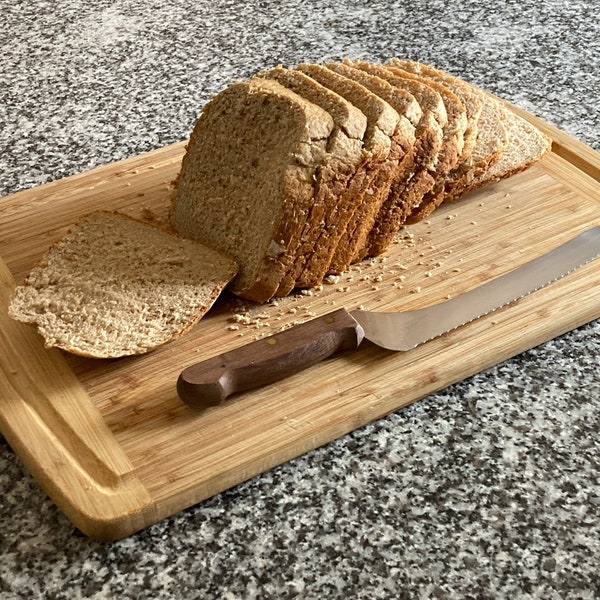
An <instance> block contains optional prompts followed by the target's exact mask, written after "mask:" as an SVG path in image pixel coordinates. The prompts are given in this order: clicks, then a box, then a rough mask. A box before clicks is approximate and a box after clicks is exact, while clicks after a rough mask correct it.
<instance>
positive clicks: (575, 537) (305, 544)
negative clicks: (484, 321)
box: [0, 0, 600, 599]
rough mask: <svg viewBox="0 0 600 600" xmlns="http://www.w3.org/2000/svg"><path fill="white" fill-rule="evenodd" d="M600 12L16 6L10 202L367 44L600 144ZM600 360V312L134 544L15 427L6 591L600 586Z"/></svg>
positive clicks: (8, 10)
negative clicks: (104, 522) (245, 91)
mask: <svg viewBox="0 0 600 600" xmlns="http://www.w3.org/2000/svg"><path fill="white" fill-rule="evenodd" d="M593 4H594V3H590V2H585V1H576V0H573V1H569V2H564V0H560V1H559V0H549V1H547V2H543V3H540V2H537V1H533V0H521V1H519V2H515V1H513V0H510V1H509V2H504V3H499V2H492V1H491V0H483V1H480V2H467V3H463V2H460V3H459V2H453V1H452V0H450V2H447V1H444V2H442V1H441V0H427V1H425V0H423V1H420V2H414V3H408V2H404V3H402V2H380V1H376V2H369V3H363V2H358V1H350V0H346V1H339V2H330V1H328V2H315V1H313V0H303V1H302V2H300V1H283V2H280V3H267V2H248V3H242V2H235V1H233V0H227V1H225V2H204V1H203V0H199V1H196V2H190V1H188V0H171V1H170V2H165V1H163V0H155V1H154V2H135V1H129V0H114V1H111V2H109V1H108V0H101V1H100V2H81V1H80V0H57V1H56V2H49V1H44V0H33V1H32V2H27V3H26V2H14V1H13V2H11V1H9V0H0V12H1V14H2V15H3V19H2V21H3V27H2V32H1V33H0V40H1V43H2V52H1V54H0V99H1V102H0V173H2V176H1V177H0V195H6V194H9V193H12V192H16V191H18V190H22V189H25V188H29V187H31V186H35V185H39V184H42V183H44V182H47V181H50V180H53V179H56V178H59V177H62V176H65V175H69V174H74V173H77V172H80V171H84V170H87V169H89V168H91V167H93V166H95V165H99V164H104V163H109V162H112V161H115V160H119V159H121V158H125V157H128V156H133V155H136V154H139V153H141V152H144V151H147V150H151V149H154V148H158V147H161V146H164V145H166V144H169V143H172V142H175V141H179V140H182V139H184V138H185V137H186V136H187V135H188V133H189V130H190V128H191V126H192V124H193V122H194V120H195V118H196V117H197V115H198V112H199V109H200V107H201V106H202V105H203V104H204V102H205V101H206V100H207V99H208V98H209V96H210V94H211V93H213V92H216V91H218V90H220V89H222V88H223V87H225V86H226V85H227V84H229V83H231V82H232V81H233V80H234V79H236V78H243V77H247V76H249V75H251V74H253V73H254V72H256V71H257V70H259V69H261V68H263V67H265V66H271V65H274V64H277V63H283V64H288V65H293V64H294V63H296V62H299V61H314V62H320V61H323V60H326V59H339V58H343V57H345V56H351V57H362V58H366V59H370V60H375V61H380V60H385V59H387V58H389V57H391V56H395V55H396V56H404V57H409V58H414V59H418V60H422V61H425V62H430V63H432V64H435V65H437V66H439V67H442V68H446V69H448V70H451V71H452V72H454V73H456V74H458V75H461V76H463V77H465V78H467V79H469V80H471V81H473V82H475V83H478V84H480V85H482V86H483V87H485V88H488V89H490V90H491V91H493V92H496V93H498V94H499V95H501V96H503V97H505V98H506V99H508V100H510V101H512V102H514V103H516V104H517V105H519V106H521V107H522V108H525V109H527V110H529V111H530V112H532V113H534V114H536V115H538V116H541V117H542V118H544V119H546V120H547V121H549V122H551V123H553V124H554V125H557V126H558V127H560V128H562V129H564V130H565V131H567V132H568V133H570V134H572V135H573V136H575V137H577V138H579V139H580V140H582V141H583V142H585V143H587V144H588V145H590V146H591V147H593V148H594V149H596V150H600V135H599V131H600V101H599V95H598V90H600V17H599V16H598V15H599V13H598V11H597V7H594V6H593ZM0 201H1V200H0ZM599 367H600V322H598V321H596V322H592V323H590V324H588V325H586V326H584V327H581V328H580V329H577V330H575V331H572V332H570V333H568V334H566V335H563V336H562V337H560V338H558V339H555V340H552V341H550V342H548V343H545V344H543V345H542V346H540V347H537V348H535V349H533V350H530V351H528V352H525V353H524V354H522V355H520V356H517V357H515V358H513V359H511V360H509V361H506V362H504V363H502V364H499V365H497V366H496V367H494V368H491V369H489V370H487V371H485V372H482V373H480V374H478V375H476V376H474V377H471V378H469V379H467V380H465V381H462V382H460V383H458V384H456V385H453V386H451V387H449V388H447V389H443V390H441V391H439V392H438V393H435V394H432V395H431V396H428V397H427V398H425V399H424V400H422V401H420V402H418V403H417V404H415V405H413V406H411V407H409V408H406V409H404V410H401V411H399V412H397V413H395V414H392V415H390V416H389V417H387V418H384V419H381V420H379V421H377V422H375V423H373V424H371V425H369V426H366V427H363V428H361V429H360V430H358V431H356V432H354V433H352V434H350V435H346V436H344V437H343V438H341V439H339V440H337V441H335V442H333V443H330V444H328V445H327V446H325V447H323V448H320V449H319V450H316V451H314V452H310V453H309V454H306V455H304V456H302V457H300V458H298V459H296V460H293V461H291V462H290V463H288V464H285V465H283V466H281V467H279V468H276V469H273V470H272V471H270V472H268V473H265V474H264V475H261V476H259V477H256V478H254V479H252V480H251V481H248V482H247V483H244V484H242V485H239V486H237V487H235V488H233V489H231V490H229V491H227V492H224V493H222V494H220V495H218V496H216V497H213V498H211V499H209V500H206V501H205V502H203V503H201V504H200V505H198V506H195V507H193V508H190V509H188V510H185V511H183V512H181V513H179V514H177V515H175V516H173V517H172V518H169V519H166V520H165V521H162V522H160V523H158V524H157V525H154V526H152V527H150V528H148V529H146V530H144V531H142V532H140V533H138V534H136V535H133V536H132V537H130V538H127V539H124V540H122V541H119V542H115V543H99V542H95V541H91V540H89V539H87V538H85V537H84V536H83V535H81V534H80V533H79V532H78V531H77V530H75V529H74V528H73V526H72V525H71V524H70V523H69V521H68V520H67V519H66V518H65V517H64V516H63V515H62V514H61V513H60V512H59V511H58V510H57V508H56V507H55V506H54V505H53V503H52V502H51V501H50V500H49V499H48V498H47V497H46V496H45V494H44V493H43V492H42V491H41V490H40V489H39V487H38V485H37V483H36V482H35V480H34V479H33V478H32V477H31V476H30V475H28V474H27V473H26V472H25V470H24V469H23V467H22V466H21V463H20V462H19V460H18V459H17V457H16V456H15V455H14V454H13V452H12V450H11V449H10V447H9V446H8V444H7V443H6V442H5V441H4V439H3V438H0V498H1V499H2V500H1V501H0V597H2V598H3V599H4V598H6V599H12V598H37V597H47V598H171V597H173V598H203V599H204V598H207V599H210V598H219V599H234V598H235V599H237V598H244V599H245V598H261V599H264V598H292V597H298V598H325V597H329V598H342V597H343V598H369V599H372V598H473V599H475V598H510V599H522V598H532V599H533V598H544V599H559V598H560V599H565V598H578V599H579V598H582V599H592V598H600V583H599V578H598V564H600V552H599V550H600V518H599V511H600V486H599V481H598V477H599V474H598V456H599V449H600V447H599V443H598V430H599V428H600V368H599ZM0 401H1V399H0Z"/></svg>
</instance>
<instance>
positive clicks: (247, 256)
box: [171, 78, 334, 302]
mask: <svg viewBox="0 0 600 600" xmlns="http://www.w3.org/2000/svg"><path fill="white" fill-rule="evenodd" d="M333 129H334V122H333V119H332V117H331V116H330V115H329V113H327V112H326V111H324V110H323V109H322V108H320V107H319V106H317V105H315V104H312V103H310V102H308V101H307V100H305V99H304V98H302V97H301V96H299V95H298V94H296V93H295V92H293V91H291V90H290V89H288V88H286V87H284V86H282V85H281V84H279V83H277V82H276V81H273V80H267V79H261V78H253V79H251V80H249V81H245V82H238V83H234V84H233V85H231V86H230V87H228V88H226V89H225V90H223V91H222V92H220V93H219V94H217V95H216V96H215V97H214V98H212V100H211V101H210V102H209V103H208V104H207V105H206V106H205V107H204V109H203V111H202V114H201V116H200V118H199V119H198V121H197V122H196V125H195V127H194V130H193V132H192V134H191V136H190V140H189V143H188V148H187V152H186V154H185V156H184V158H183V161H182V167H181V172H180V176H179V179H178V182H177V188H176V191H175V194H174V198H173V204H172V210H171V221H172V224H173V227H174V229H175V230H176V231H177V232H178V233H179V234H180V235H182V236H184V237H189V238H192V239H197V240H201V241H202V242H204V243H206V244H208V245H210V246H211V247H214V248H217V249H219V250H222V251H223V252H225V253H227V254H229V255H231V256H233V257H234V258H235V259H236V261H237V262H238V264H239V265H240V271H239V274H238V276H237V277H236V278H235V280H234V281H233V283H232V285H231V289H232V291H233V292H235V293H236V294H238V295H240V296H242V297H244V298H247V299H249V300H254V301H256V302H265V301H267V300H269V299H270V298H272V297H273V295H274V294H275V293H276V292H277V289H278V287H279V284H280V282H281V280H282V278H283V277H284V275H285V273H286V272H287V271H288V269H289V268H290V266H291V265H292V263H293V261H294V258H295V254H294V253H295V250H296V248H297V246H298V242H299V240H300V237H301V233H302V231H303V228H304V224H305V222H306V219H307V216H308V214H309V212H310V208H311V206H312V203H313V199H314V197H315V192H316V174H317V172H318V170H319V169H320V168H321V166H322V165H323V162H324V158H325V156H326V154H327V143H328V141H329V139H330V136H331V133H332V131H333Z"/></svg>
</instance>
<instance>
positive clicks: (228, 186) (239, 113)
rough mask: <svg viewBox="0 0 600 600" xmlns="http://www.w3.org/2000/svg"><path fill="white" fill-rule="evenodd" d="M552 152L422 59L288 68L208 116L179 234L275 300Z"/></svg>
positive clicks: (177, 219) (192, 151)
mask: <svg viewBox="0 0 600 600" xmlns="http://www.w3.org/2000/svg"><path fill="white" fill-rule="evenodd" d="M519 136H522V137H521V138H519V139H517V138H518V137H519ZM548 148H549V142H548V140H547V139H546V138H545V137H544V136H543V135H541V134H540V133H539V132H537V130H535V128H532V127H531V126H529V125H528V124H527V126H525V122H521V121H519V120H518V119H515V118H514V115H513V113H512V112H511V111H510V110H509V109H507V108H506V107H505V106H504V105H503V104H502V103H500V102H499V101H498V100H497V99H495V98H494V97H492V96H491V95H489V94H487V93H486V92H484V91H483V90H481V89H479V88H477V87H476V86H473V85H471V84H469V83H467V82H465V81H463V80H461V79H460V78H458V77H455V76H453V75H451V74H450V73H447V72H445V71H442V70H440V69H436V68H434V67H431V66H428V65H424V64H422V63H419V62H416V61H410V60H401V59H391V60H390V61H388V62H386V63H385V64H383V65H376V64H372V63H368V62H365V61H352V60H345V61H343V62H341V63H339V62H331V63H326V64H322V65H317V64H311V63H301V64H299V65H297V66H296V67H294V68H293V69H285V68H283V67H278V68H275V69H271V70H267V71H265V72H264V73H261V74H259V76H258V77H254V78H252V79H251V80H249V81H247V82H238V83H236V84H234V85H233V86H231V87H230V88H227V89H226V90H224V91H223V92H221V93H220V94H218V95H217V96H216V97H215V98H213V100H211V102H210V103H209V104H208V105H207V107H205V109H204V110H203V112H202V115H201V117H200V119H199V120H198V122H197V123H196V126H195V128H194V132H193V133H192V136H191V138H190V143H189V147H188V151H187V153H186V156H185V158H184V160H183V163H182V170H181V174H180V178H179V184H178V189H177V192H176V194H175V197H174V202H173V211H172V213H173V225H174V227H175V229H176V230H177V231H178V232H179V233H180V234H182V235H184V236H189V237H193V238H196V239H200V240H202V241H204V242H205V243H208V244H210V245H211V246H215V247H217V248H220V249H222V250H224V251H226V252H228V253H231V254H232V255H233V256H234V257H235V258H236V260H237V261H238V262H239V264H240V272H239V275H238V276H237V277H236V279H235V280H234V282H233V283H232V285H231V290H232V291H233V292H234V293H236V294H238V295H240V296H243V297H245V298H248V299H250V300H255V301H258V302H264V301H266V300H268V299H269V298H271V297H273V296H275V295H277V296H284V295H287V294H289V293H290V292H291V291H292V290H293V289H294V288H298V287H312V286H315V285H318V284H319V283H320V282H321V281H322V279H323V277H324V275H325V274H326V273H340V272H343V271H344V270H346V269H348V267H349V266H350V264H352V263H353V262H356V261H358V260H360V259H362V258H363V257H364V256H367V255H368V256H376V255H378V254H380V253H382V252H384V251H385V250H386V249H387V248H388V246H389V244H390V243H391V242H392V241H393V238H394V236H395V234H396V233H397V231H398V229H399V228H400V227H401V226H402V225H403V224H406V223H414V222H416V221H418V220H421V219H423V218H425V217H426V216H428V215H429V214H430V213H431V212H432V211H434V210H435V208H436V207H437V206H439V204H440V203H441V202H443V201H445V200H453V199H456V198H458V197H460V196H462V195H463V194H465V193H466V192H468V191H471V190H473V189H476V188H478V187H481V186H482V185H485V183H486V182H489V181H494V180H497V179H499V178H503V177H508V176H510V174H511V173H513V172H516V171H517V170H519V169H522V168H527V167H528V166H530V165H531V164H532V163H533V162H535V161H536V160H539V158H541V157H542V156H543V155H544V153H545V152H547V150H548Z"/></svg>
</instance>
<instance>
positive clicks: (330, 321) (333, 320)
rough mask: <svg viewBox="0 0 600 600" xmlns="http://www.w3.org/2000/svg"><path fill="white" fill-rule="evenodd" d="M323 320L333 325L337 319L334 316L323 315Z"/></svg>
mask: <svg viewBox="0 0 600 600" xmlns="http://www.w3.org/2000/svg"><path fill="white" fill-rule="evenodd" d="M323 321H325V323H327V325H331V324H332V323H334V322H335V319H334V318H333V317H329V316H328V317H323Z"/></svg>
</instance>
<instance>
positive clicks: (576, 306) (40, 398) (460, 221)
mask: <svg viewBox="0 0 600 600" xmlns="http://www.w3.org/2000/svg"><path fill="white" fill-rule="evenodd" d="M519 112H521V111H519ZM521 114H523V115H524V116H525V117H526V118H529V119H530V120H532V121H533V122H534V123H535V124H536V125H537V126H538V127H540V128H541V129H543V130H544V131H546V132H547V133H548V134H549V135H550V136H551V137H552V138H553V140H554V144H553V151H552V153H551V154H550V155H549V156H548V157H546V158H545V159H544V160H543V161H542V162H541V163H539V164H538V165H536V166H535V167H533V168H531V169H530V170H529V171H527V172H525V173H522V174H520V175H517V176H515V177H513V178H511V179H509V180H507V181H503V182H501V183H498V184H495V185H491V186H488V187H487V188H485V189H483V190H481V191H479V192H476V193H473V194H471V195H468V196H465V197H464V198H463V199H461V200H459V201H457V202H455V203H453V204H449V205H447V206H443V207H441V208H440V209H439V210H438V211H436V212H435V213H434V214H433V215H432V216H431V218H430V219H429V220H428V221H426V222H422V223H419V224H417V225H414V226H411V227H409V228H407V229H406V230H404V231H403V232H402V233H401V235H400V236H399V237H398V240H397V243H395V244H394V245H393V247H392V248H391V249H390V251H389V252H388V253H387V254H386V255H385V256H383V257H380V258H378V259H375V260H372V261H368V262H365V263H363V264H361V265H357V266H355V267H354V268H352V270H351V271H350V272H348V273H347V274H345V275H343V276H342V277H340V278H339V279H333V280H332V281H330V282H328V283H326V284H324V285H323V287H322V289H318V290H314V291H313V292H311V293H307V294H299V295H295V296H292V297H289V298H286V299H284V300H280V301H278V302H272V303H269V304H267V305H264V306H257V305H252V304H251V303H243V302H240V301H239V300H237V299H235V298H233V297H230V296H227V295H224V296H223V297H222V298H221V299H220V300H219V301H218V302H217V304H216V305H215V306H214V307H213V309H211V311H210V312H209V314H208V315H207V316H206V317H205V318H204V319H203V320H202V321H201V322H200V323H199V324H198V325H197V326H196V327H195V328H194V329H193V330H191V331H190V332H188V333H187V334H186V335H185V336H184V337H183V338H182V339H181V340H179V341H177V342H174V343H171V344H169V345H167V346H164V347H163V348H161V349H159V350H156V351H155V352H153V353H150V354H147V355H145V356H141V357H129V358H124V359H118V360H93V359H83V358H78V357H75V356H70V355H67V354H64V353H62V352H60V351H57V350H50V351H49V350H46V349H45V348H44V347H43V344H42V340H41V338H40V337H39V336H38V334H37V333H36V332H35V330H34V329H33V328H31V327H29V326H26V325H22V324H19V323H16V322H14V321H12V320H10V319H9V318H8V317H7V305H8V303H9V300H10V295H11V292H12V289H13V288H14V285H15V282H20V281H21V280H22V279H23V278H24V277H25V276H26V274H27V273H28V272H29V270H30V269H31V267H32V266H33V265H34V263H35V262H36V261H37V260H38V259H39V258H40V257H41V256H42V255H43V253H44V252H45V251H46V250H47V248H48V247H49V245H50V244H52V243H53V242H54V241H56V240H58V239H59V238H60V237H61V236H62V235H63V234H64V233H65V231H66V230H67V229H68V228H69V226H70V225H71V224H72V223H73V222H74V221H75V220H76V219H77V218H78V217H80V216H82V215H84V214H86V213H88V212H90V211H92V210H95V209H115V210H119V211H123V212H126V213H128V214H130V215H132V216H134V217H138V218H143V219H153V220H156V221H159V222H160V221H164V220H165V219H166V214H167V209H168V202H169V194H170V192H171V189H172V184H171V182H172V180H173V179H174V177H175V176H176V174H177V172H178V169H179V164H180V160H181V157H182V153H183V151H184V145H183V144H182V143H181V144H175V145H172V146H168V147H166V148H163V149H160V150H156V151H154V152H150V153H147V154H144V155H142V156H139V157H135V158H131V159H128V160H124V161H121V162H118V163H115V164H111V165H108V166H104V167H100V168H97V169H94V170H93V171H90V172H88V173H83V174H81V175H76V176H74V177H69V178H66V179H63V180H60V181H57V182H54V183H49V184H46V185H43V186H40V187H37V188H33V189H31V190H27V191H24V192H20V193H17V194H14V195H12V196H9V197H6V198H3V199H1V200H0V257H1V260H0V280H1V284H2V285H1V290H2V291H1V297H0V389H1V390H2V393H1V399H0V426H1V430H2V433H3V435H4V436H5V437H6V439H7V440H8V442H9V443H10V444H11V446H12V448H13V449H14V451H15V452H16V453H17V454H18V455H19V457H20V458H21V460H22V461H23V463H24V464H25V466H26V468H27V469H28V470H29V471H30V472H31V473H32V474H33V475H34V476H35V477H36V478H37V480H38V482H39V484H40V485H41V486H42V488H43V489H44V490H46V492H47V493H48V494H49V496H50V497H51V498H52V499H53V500H54V502H56V504H57V505H58V506H59V507H60V509H61V510H63V511H64V513H65V514H66V515H67V516H68V517H69V518H70V519H71V520H72V522H73V523H74V524H75V525H76V526H77V527H78V528H79V529H81V531H83V532H84V533H86V534H87V535H90V536H92V537H96V538H100V539H117V538H121V537H124V536H127V535H129V534H131V533H133V532H135V531H137V530H139V529H142V528H144V527H146V526H148V525H150V524H152V523H155V522H157V521H159V520H160V519H163V518H165V517H167V516H169V515H172V514H174V513H176V512H177V511H179V510H181V509H183V508H185V507H188V506H191V505H193V504H195V503H198V502H200V501H201V500H203V499H205V498H207V497H209V496H211V495H214V494H216V493H218V492H220V491H222V490H225V489H226V488H229V487H231V486H234V485H236V484H237V483H239V482H242V481H244V480H246V479H248V478H251V477H253V476H254V475H256V474H258V473H260V472H263V471H265V470H267V469H270V468H272V467H274V466H275V465H278V464H281V463H282V462H284V461H287V460H289V459H291V458H293V457H295V456H297V455H299V454H301V453H304V452H307V451H309V450H311V449H314V448H316V447H317V446H319V445H322V444H325V443H327V442H328V441H330V440H332V439H334V438H336V437H338V436H341V435H343V434H345V433H347V432H349V431H351V430H353V429H355V428H357V427H360V426H361V425H363V424H365V423H367V422H369V421H372V420H374V419H377V418H379V417H381V416H383V415H385V414H387V413H389V412H391V411H394V410H396V409H398V408H400V407H402V406H405V405H407V404H409V403H410V402H413V401H415V400H417V399H419V398H422V397H424V396H426V395H427V394H429V393H431V392H433V391H435V390H438V389H440V388H443V387H445V386H447V385H449V384H451V383H453V382H456V381H458V380H461V379H463V378H465V377H467V376H470V375H472V374H474V373H477V372H478V371H480V370H482V369H485V368H487V367H489V366H491V365H493V364H496V363H498V362H500V361H502V360H504V359H506V358H508V357H510V356H513V355H515V354H517V353H520V352H522V351H524V350H526V349H528V348H531V347H533V346H535V345H537V344H539V343H541V342H543V341H545V340H548V339H551V338H552V337H555V336H557V335H559V334H561V333H563V332H566V331H568V330H570V329H572V328H574V327H577V326H579V325H582V324H584V323H586V322H588V321H591V320H593V319H595V318H598V317H600V261H599V260H595V261H593V262H591V263H589V264H588V265H586V266H584V267H582V268H581V269H578V270H577V271H575V272H573V273H572V274H570V275H569V276H567V277H565V278H563V279H562V280H560V281H558V282H556V283H554V284H552V285H551V286H549V287H547V288H544V289H542V290H540V291H538V292H535V293H534V294H531V295H529V296H527V297H525V298H522V299H521V300H519V301H517V302H514V303H512V304H511V305H509V306H507V307H505V308H503V309H501V310H498V311H496V312H495V313H493V314H491V315H488V316H486V317H483V318H481V319H479V320H477V321H475V322H473V323H470V324H469V325H466V326H464V327H462V328H460V329H458V330H455V331H453V332H451V333H448V334H446V335H444V336H442V337H440V338H438V339H435V340H433V341H431V342H428V343H427V344H424V345H422V346H420V347H418V348H416V349H414V350H411V351H410V352H406V353H393V352H389V351H385V350H382V349H379V348H376V347H374V346H372V345H368V344H365V345H364V348H361V349H360V350H359V351H357V352H354V353H349V354H346V355H343V356H338V357H336V358H334V359H331V360H329V361H327V362H325V363H323V364H320V365H317V366H315V367H313V368H311V369H309V370H308V371H305V372H303V373H300V374H298V375H296V376H294V377H290V378H289V379H287V380H285V381H282V382H280V383H278V384H275V385H271V386H269V387H266V388H263V389H260V390H255V391H253V392H250V393H246V394H243V395H239V396H237V397H234V398H232V399H230V400H229V401H228V402H227V403H225V404H224V405H223V406H220V407H214V408H210V409H206V410H204V411H201V412H198V411H194V410H192V409H191V408H189V407H188V406H186V405H184V404H183V403H182V402H181V401H180V400H179V399H178V397H177V394H176V390H175V382H176V380H177V376H178V375H179V372H180V371H181V370H182V369H183V368H184V367H186V366H188V365H190V364H192V363H194V362H196V361H198V360H201V359H203V358H208V357H210V356H213V355H215V354H217V353H219V352H222V351H225V350H229V349H231V348H234V347H236V346H238V345H241V344H243V343H246V342H247V341H251V340H253V339H254V338H256V337H259V336H264V335H267V334H269V333H271V332H276V331H278V330H280V328H282V327H286V326H289V325H290V324H292V323H294V322H301V321H304V320H306V319H308V318H311V317H313V316H316V315H320V314H323V313H325V312H328V311H331V310H332V309H334V308H336V307H341V306H344V307H346V308H349V309H354V308H357V307H358V306H361V305H362V306H363V307H364V308H367V309H376V310H401V309H410V308H417V307H421V306H424V305H427V304H430V303H433V302H438V301H440V300H443V299H444V298H446V297H450V296H455V295H457V294H460V293H461V292H464V291H466V290H468V289H470V288H472V287H474V286H476V285H478V284H480V283H482V282H484V281H487V280H489V279H490V278H493V277H496V276H498V275H500V274H502V273H504V272H506V271H509V270H511V269H512V268H514V267H516V266H518V265H520V264H522V263H524V262H526V261H528V260H530V259H532V258H534V257H536V256H538V255H540V254H542V253H543V252H545V251H547V250H549V249H551V248H552V247H554V246H557V245H558V244H560V243H562V242H564V241H566V240H567V239H569V238H571V237H572V236H574V235H576V234H577V233H579V232H580V231H582V230H584V229H586V228H588V227H590V226H592V225H596V224H599V223H600V155H599V154H598V153H596V152H594V151H593V150H592V149H590V148H589V147H587V146H585V145H584V144H582V143H580V142H578V141H576V140H575V139H573V138H571V137H569V136H567V135H566V134H564V133H562V132H561V131H559V130H557V129H555V128H553V127H550V126H548V125H546V124H545V123H543V122H541V121H539V120H538V119H536V118H534V117H531V116H530V115H526V114H525V113H522V112H521Z"/></svg>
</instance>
